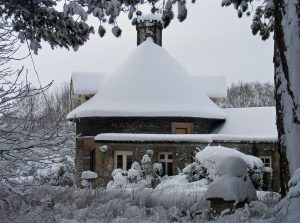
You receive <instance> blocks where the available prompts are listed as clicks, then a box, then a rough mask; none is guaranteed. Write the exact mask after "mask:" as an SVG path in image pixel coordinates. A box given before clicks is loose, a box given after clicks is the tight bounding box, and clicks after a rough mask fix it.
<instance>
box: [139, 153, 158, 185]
mask: <svg viewBox="0 0 300 223" xmlns="http://www.w3.org/2000/svg"><path fill="white" fill-rule="evenodd" d="M152 156H153V151H152V150H147V151H146V154H145V155H144V156H143V159H142V161H141V163H142V175H143V177H144V179H145V180H146V181H147V182H148V184H149V185H150V186H151V187H152V188H155V187H156V186H157V185H158V184H159V183H160V175H161V174H162V165H161V164H160V163H152Z"/></svg>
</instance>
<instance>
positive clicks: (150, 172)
mask: <svg viewBox="0 0 300 223" xmlns="http://www.w3.org/2000/svg"><path fill="white" fill-rule="evenodd" d="M152 155H153V151H152V150H147V152H146V154H145V155H144V156H143V158H142V160H141V165H140V164H139V163H138V162H134V163H132V165H131V168H130V169H129V170H128V171H125V170H122V169H115V170H114V171H113V172H112V177H113V180H112V181H110V182H109V183H108V184H107V188H109V189H121V188H126V187H139V188H144V187H152V188H155V187H156V186H157V185H158V184H159V183H160V175H161V173H162V165H161V164H160V163H153V162H152V159H151V158H152Z"/></svg>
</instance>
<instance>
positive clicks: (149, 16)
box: [137, 13, 162, 22]
mask: <svg viewBox="0 0 300 223" xmlns="http://www.w3.org/2000/svg"><path fill="white" fill-rule="evenodd" d="M161 17H162V14H159V13H155V14H153V13H146V14H144V13H143V14H142V15H141V16H138V17H137V21H138V22H153V21H158V22H161Z"/></svg>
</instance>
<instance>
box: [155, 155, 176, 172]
mask: <svg viewBox="0 0 300 223" xmlns="http://www.w3.org/2000/svg"><path fill="white" fill-rule="evenodd" d="M158 158H159V159H158V162H160V163H161V164H162V168H163V175H168V176H172V175H173V153H172V152H160V153H158Z"/></svg>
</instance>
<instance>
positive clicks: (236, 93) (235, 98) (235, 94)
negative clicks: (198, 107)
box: [219, 82, 275, 108]
mask: <svg viewBox="0 0 300 223" xmlns="http://www.w3.org/2000/svg"><path fill="white" fill-rule="evenodd" d="M219 105H220V106H222V107H225V108H242V107H263V106H275V97H274V86H273V85H272V84H271V83H267V82H266V83H260V82H239V83H232V84H231V85H230V87H228V89H227V97H226V98H222V99H220V102H219Z"/></svg>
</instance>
